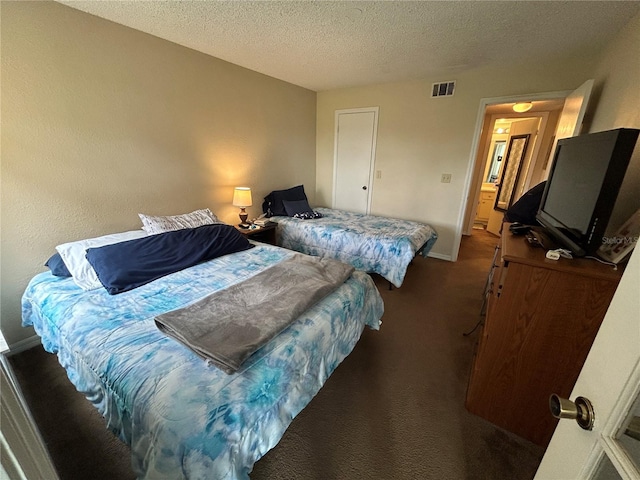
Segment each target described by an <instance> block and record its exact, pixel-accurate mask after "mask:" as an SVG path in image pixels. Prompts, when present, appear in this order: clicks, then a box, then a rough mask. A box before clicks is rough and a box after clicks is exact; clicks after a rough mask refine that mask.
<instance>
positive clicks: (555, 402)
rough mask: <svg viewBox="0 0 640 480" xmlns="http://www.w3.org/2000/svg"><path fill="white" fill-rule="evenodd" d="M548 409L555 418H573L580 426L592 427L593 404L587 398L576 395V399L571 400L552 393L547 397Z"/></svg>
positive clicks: (587, 428) (593, 418) (589, 428)
mask: <svg viewBox="0 0 640 480" xmlns="http://www.w3.org/2000/svg"><path fill="white" fill-rule="evenodd" d="M549 409H550V410H551V415H553V416H554V417H556V418H573V419H575V421H576V422H578V425H580V427H581V428H584V429H585V430H591V429H593V422H594V420H595V414H594V412H593V405H592V404H591V402H590V401H589V400H588V399H587V398H584V397H576V401H575V402H572V401H571V400H568V399H566V398H562V397H559V396H558V395H556V394H555V393H554V394H552V395H551V397H549Z"/></svg>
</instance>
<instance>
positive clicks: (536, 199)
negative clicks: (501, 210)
mask: <svg viewBox="0 0 640 480" xmlns="http://www.w3.org/2000/svg"><path fill="white" fill-rule="evenodd" d="M546 184H547V182H546V181H545V182H542V183H539V184H538V185H536V186H535V187H533V188H532V189H531V190H528V191H527V192H526V193H525V194H524V195H522V197H520V198H519V199H518V201H517V202H516V203H514V204H513V205H511V206H510V207H509V209H508V210H507V211H506V212H505V214H504V221H505V222H511V223H513V222H518V223H522V224H523V225H538V221H537V220H536V214H537V213H538V209H539V208H540V202H541V201H542V194H543V193H544V187H545V185H546Z"/></svg>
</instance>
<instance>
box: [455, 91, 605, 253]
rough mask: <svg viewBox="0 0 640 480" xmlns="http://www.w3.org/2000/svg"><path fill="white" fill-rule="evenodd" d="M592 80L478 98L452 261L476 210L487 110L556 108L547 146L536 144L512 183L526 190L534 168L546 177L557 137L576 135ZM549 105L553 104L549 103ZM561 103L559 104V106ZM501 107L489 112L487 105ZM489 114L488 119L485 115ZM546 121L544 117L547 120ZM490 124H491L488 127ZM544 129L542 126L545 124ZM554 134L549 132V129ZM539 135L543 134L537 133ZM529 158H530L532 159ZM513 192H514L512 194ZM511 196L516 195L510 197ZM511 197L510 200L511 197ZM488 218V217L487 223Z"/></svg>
mask: <svg viewBox="0 0 640 480" xmlns="http://www.w3.org/2000/svg"><path fill="white" fill-rule="evenodd" d="M593 84H594V81H593V80H587V81H586V82H584V83H583V84H582V85H580V86H579V87H578V88H576V89H575V90H573V91H562V92H548V93H537V94H530V95H517V96H510V97H497V98H483V99H482V100H481V101H480V109H479V110H478V116H477V119H476V131H475V133H474V136H473V143H472V147H471V156H470V158H469V168H468V170H467V186H466V188H465V191H464V195H465V198H466V201H465V202H463V208H462V209H461V211H460V217H459V218H458V229H457V231H456V240H457V241H456V244H455V245H454V249H453V253H452V259H453V260H454V261H455V259H457V257H458V251H459V248H460V241H461V240H462V236H463V235H471V233H472V231H473V222H474V219H475V214H476V210H477V207H478V200H479V198H480V192H481V188H482V183H483V182H482V173H483V171H484V168H485V166H486V160H487V156H488V150H486V151H485V148H489V146H488V145H489V143H488V142H489V141H490V140H489V138H490V137H491V133H492V128H493V126H495V123H494V124H493V125H491V123H490V122H491V119H490V114H491V113H496V114H500V113H504V115H505V116H506V115H509V116H518V115H517V114H516V112H514V109H513V107H514V104H515V103H518V102H525V103H528V104H530V107H531V108H530V109H529V110H528V111H527V112H526V114H524V115H521V116H523V117H524V116H533V115H534V114H535V113H537V112H547V113H548V117H550V116H551V112H556V111H558V112H559V118H558V121H557V126H556V128H555V129H551V128H549V129H548V132H546V133H545V135H551V139H552V141H551V146H550V147H549V148H548V151H547V152H546V154H544V151H545V150H546V149H541V148H540V147H541V144H539V145H540V146H539V148H538V152H537V155H536V154H534V153H532V155H534V158H535V163H531V164H530V166H529V168H528V169H527V173H526V174H525V175H524V176H522V177H520V179H521V181H522V183H521V184H520V186H519V187H516V189H517V191H520V192H526V191H527V190H528V188H527V187H533V186H535V185H534V184H533V181H535V180H536V176H535V175H536V172H540V173H539V175H538V177H537V179H539V180H540V181H542V180H545V179H546V175H547V171H546V169H547V167H548V166H549V165H548V164H549V161H550V158H551V155H552V154H553V151H554V149H555V145H556V142H557V141H558V140H559V139H562V138H567V137H572V136H574V135H579V134H580V130H581V129H582V120H583V118H584V114H585V111H586V108H587V105H588V103H589V97H590V95H591V91H592V89H593ZM551 105H555V106H554V107H551ZM560 105H561V107H560ZM492 108H495V109H502V110H499V111H494V112H492V111H491V109H492ZM488 117H489V119H488ZM547 121H548V120H547ZM489 127H491V128H489ZM545 129H546V128H545ZM552 130H553V131H554V134H551V133H550V132H551V131H552ZM541 138H544V136H543V135H542V134H541ZM532 162H533V160H532ZM516 195H517V194H516ZM514 198H515V200H517V198H519V197H517V196H516V197H514ZM515 200H514V201H515ZM492 211H495V209H494V210H492ZM493 215H494V216H495V218H497V219H498V221H497V222H496V223H497V224H500V222H501V221H502V218H503V215H502V214H500V212H498V214H497V216H496V214H493ZM490 221H491V217H490V220H489V223H490Z"/></svg>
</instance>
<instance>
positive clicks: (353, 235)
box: [272, 208, 438, 287]
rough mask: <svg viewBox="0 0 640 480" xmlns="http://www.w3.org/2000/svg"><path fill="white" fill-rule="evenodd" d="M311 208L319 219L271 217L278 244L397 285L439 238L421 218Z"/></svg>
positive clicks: (398, 285)
mask: <svg viewBox="0 0 640 480" xmlns="http://www.w3.org/2000/svg"><path fill="white" fill-rule="evenodd" d="M315 211H316V212H319V213H321V214H322V218H316V219H313V220H303V219H298V218H292V217H272V220H273V221H275V222H278V230H277V231H278V245H280V246H282V247H285V248H289V249H291V250H296V251H298V252H302V253H306V254H307V255H315V256H320V257H325V256H326V257H330V258H335V259H336V260H340V261H341V262H345V263H348V264H350V265H353V266H354V267H355V268H356V269H358V270H362V271H364V272H375V273H378V274H380V275H382V276H383V277H384V278H386V279H387V280H388V281H390V282H391V283H393V284H394V285H395V286H396V287H400V286H401V285H402V282H403V280H404V276H405V274H406V272H407V266H408V265H409V263H411V260H413V258H414V257H415V256H416V254H417V253H419V254H420V255H422V256H424V257H426V256H427V254H428V253H429V251H430V250H431V248H432V247H433V244H434V243H435V242H436V240H437V239H438V234H437V233H436V231H435V230H434V229H433V228H432V227H431V226H429V225H425V224H423V223H418V222H412V221H409V220H400V219H397V218H387V217H379V216H375V215H363V214H360V213H353V212H346V211H344V210H336V209H331V208H316V209H315Z"/></svg>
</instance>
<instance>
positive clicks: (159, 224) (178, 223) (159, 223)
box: [138, 208, 224, 235]
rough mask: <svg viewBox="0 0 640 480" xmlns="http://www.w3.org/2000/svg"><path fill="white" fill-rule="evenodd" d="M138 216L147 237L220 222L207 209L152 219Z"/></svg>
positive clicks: (150, 216)
mask: <svg viewBox="0 0 640 480" xmlns="http://www.w3.org/2000/svg"><path fill="white" fill-rule="evenodd" d="M138 216H139V217H140V220H142V229H143V230H144V231H145V232H147V233H148V234H149V235H156V234H158V233H163V232H171V231H173V230H182V229H183V228H195V227H200V226H202V225H212V224H214V223H224V222H221V221H220V220H219V219H218V217H216V216H215V214H214V213H213V212H211V210H209V209H208V208H205V209H202V210H196V211H194V212H191V213H184V214H182V215H172V216H166V217H154V216H152V215H144V214H143V213H139V214H138Z"/></svg>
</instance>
